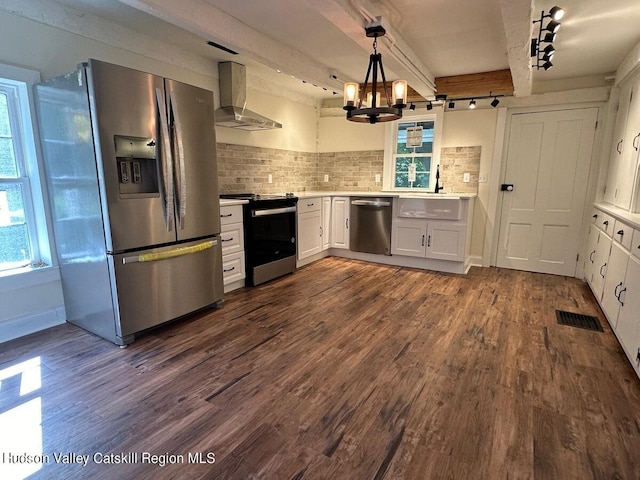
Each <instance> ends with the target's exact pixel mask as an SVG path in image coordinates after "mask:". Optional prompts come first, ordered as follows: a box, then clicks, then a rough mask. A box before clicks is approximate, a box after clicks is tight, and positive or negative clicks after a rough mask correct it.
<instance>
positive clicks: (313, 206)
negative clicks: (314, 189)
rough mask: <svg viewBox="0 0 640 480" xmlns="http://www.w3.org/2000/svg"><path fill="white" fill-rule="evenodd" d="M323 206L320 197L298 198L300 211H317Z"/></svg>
mask: <svg viewBox="0 0 640 480" xmlns="http://www.w3.org/2000/svg"><path fill="white" fill-rule="evenodd" d="M321 208H322V199H321V198H320V197H313V198H301V199H300V200H298V213H306V212H315V211H318V210H320V209H321Z"/></svg>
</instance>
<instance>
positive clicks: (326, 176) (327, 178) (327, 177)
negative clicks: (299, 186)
mask: <svg viewBox="0 0 640 480" xmlns="http://www.w3.org/2000/svg"><path fill="white" fill-rule="evenodd" d="M324 181H325V182H328V181H329V175H327V174H326V173H325V174H324Z"/></svg>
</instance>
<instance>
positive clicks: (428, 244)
mask: <svg viewBox="0 0 640 480" xmlns="http://www.w3.org/2000/svg"><path fill="white" fill-rule="evenodd" d="M430 246H431V235H429V236H428V237H427V247H430Z"/></svg>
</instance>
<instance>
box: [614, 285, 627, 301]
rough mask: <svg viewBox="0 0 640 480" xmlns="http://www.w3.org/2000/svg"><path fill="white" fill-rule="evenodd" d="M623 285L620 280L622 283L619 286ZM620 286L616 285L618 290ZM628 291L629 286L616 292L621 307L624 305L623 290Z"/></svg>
mask: <svg viewBox="0 0 640 480" xmlns="http://www.w3.org/2000/svg"><path fill="white" fill-rule="evenodd" d="M621 286H622V282H620V284H619V285H618V287H621ZM618 287H616V290H618ZM626 291H627V287H625V288H623V289H621V290H620V291H619V292H616V298H617V299H618V302H619V303H620V306H621V307H624V302H623V301H622V300H620V296H621V295H622V293H623V292H626Z"/></svg>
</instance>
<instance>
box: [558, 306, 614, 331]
mask: <svg viewBox="0 0 640 480" xmlns="http://www.w3.org/2000/svg"><path fill="white" fill-rule="evenodd" d="M556 319H557V320H558V323H559V324H560V325H569V326H570V327H578V328H584V329H586V330H596V331H598V332H604V330H603V329H602V325H600V321H599V320H598V317H592V316H590V315H582V314H581V313H572V312H564V311H562V310H556Z"/></svg>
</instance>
